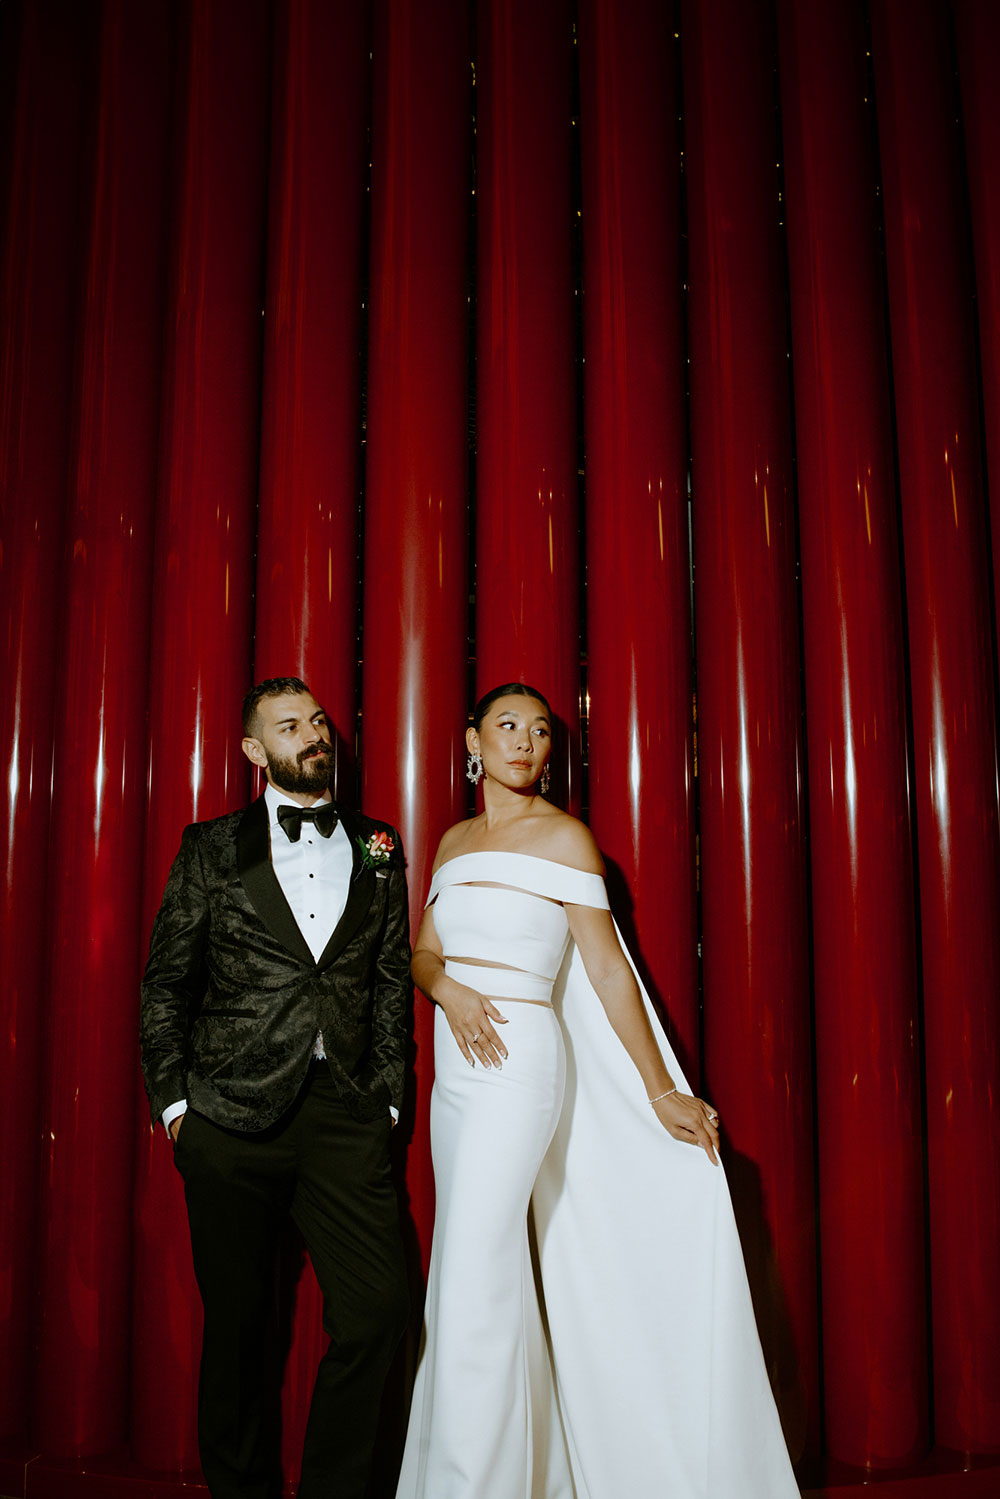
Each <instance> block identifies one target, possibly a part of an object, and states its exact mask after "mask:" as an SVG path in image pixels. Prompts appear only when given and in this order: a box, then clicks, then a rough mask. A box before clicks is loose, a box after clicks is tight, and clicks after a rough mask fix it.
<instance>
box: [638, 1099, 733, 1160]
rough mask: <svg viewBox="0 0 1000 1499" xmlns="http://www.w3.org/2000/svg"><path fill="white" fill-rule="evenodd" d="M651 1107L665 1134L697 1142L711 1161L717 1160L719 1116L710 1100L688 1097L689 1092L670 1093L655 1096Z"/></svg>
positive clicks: (689, 1141) (685, 1140)
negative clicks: (664, 1096) (663, 1096)
mask: <svg viewBox="0 0 1000 1499" xmlns="http://www.w3.org/2000/svg"><path fill="white" fill-rule="evenodd" d="M652 1107H653V1113H654V1114H655V1115H656V1117H657V1119H659V1121H660V1123H661V1124H662V1125H663V1128H664V1129H665V1130H666V1131H667V1133H668V1134H669V1135H673V1137H674V1139H675V1140H682V1141H683V1142H684V1143H685V1144H687V1145H700V1146H701V1148H702V1150H703V1151H704V1152H705V1154H706V1155H707V1156H708V1159H709V1160H710V1161H711V1162H712V1165H713V1166H717V1165H718V1164H719V1158H718V1156H717V1155H716V1154H715V1152H716V1151H717V1150H718V1148H719V1129H718V1124H719V1116H718V1114H717V1113H716V1112H715V1110H714V1109H713V1108H712V1106H711V1104H707V1103H706V1102H705V1101H704V1099H702V1098H692V1097H691V1095H690V1093H670V1094H668V1096H667V1097H666V1098H658V1099H657V1100H656V1102H655V1103H654V1104H653V1106H652Z"/></svg>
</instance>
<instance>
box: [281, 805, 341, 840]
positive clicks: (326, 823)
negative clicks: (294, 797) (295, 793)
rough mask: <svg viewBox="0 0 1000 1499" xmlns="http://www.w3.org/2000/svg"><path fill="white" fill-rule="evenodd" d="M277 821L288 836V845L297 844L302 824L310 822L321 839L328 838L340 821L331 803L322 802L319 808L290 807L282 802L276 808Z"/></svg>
mask: <svg viewBox="0 0 1000 1499" xmlns="http://www.w3.org/2000/svg"><path fill="white" fill-rule="evenodd" d="M278 821H279V822H280V823H281V826H282V827H283V828H284V830H285V832H286V833H287V834H288V841H289V843H298V841H299V838H300V837H301V836H302V824H303V823H304V822H312V823H315V825H316V831H317V833H318V834H319V835H320V837H321V838H329V836H330V834H331V833H332V832H333V830H334V828H335V827H336V826H337V823H338V822H339V821H340V818H339V815H338V813H337V809H336V807H335V806H334V805H333V802H324V803H323V805H322V806H321V807H290V806H289V805H288V803H287V802H282V804H281V806H280V807H279V808H278Z"/></svg>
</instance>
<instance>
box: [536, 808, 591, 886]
mask: <svg viewBox="0 0 1000 1499" xmlns="http://www.w3.org/2000/svg"><path fill="white" fill-rule="evenodd" d="M553 813H554V815H553V816H551V817H546V818H545V819H544V821H542V820H541V819H539V825H538V836H537V839H536V842H535V846H534V847H533V849H532V852H533V853H536V854H537V855H538V857H539V858H541V859H552V860H554V861H555V863H557V864H568V865H570V867H571V868H573V869H581V870H583V872H584V873H585V874H599V875H601V876H602V877H603V875H604V860H603V859H602V858H601V851H600V849H599V848H598V847H597V843H596V841H595V839H594V835H593V833H592V832H591V831H590V829H589V828H588V827H587V825H586V823H584V822H581V821H580V819H579V818H578V817H571V816H570V814H569V813H568V812H561V811H559V809H558V808H553Z"/></svg>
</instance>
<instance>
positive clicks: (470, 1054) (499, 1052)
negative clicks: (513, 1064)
mask: <svg viewBox="0 0 1000 1499" xmlns="http://www.w3.org/2000/svg"><path fill="white" fill-rule="evenodd" d="M437 1003H438V1004H439V1005H440V1006H441V1008H442V1010H443V1011H444V1013H445V1015H446V1016H447V1017H448V1024H449V1025H450V1026H451V1033H452V1035H453V1036H454V1037H455V1041H456V1043H457V1045H458V1049H459V1051H460V1052H461V1053H462V1055H463V1057H464V1058H465V1060H466V1061H467V1062H468V1064H469V1066H470V1067H475V1065H476V1062H477V1061H478V1062H481V1063H482V1064H483V1066H484V1067H496V1069H497V1070H498V1071H499V1070H500V1065H501V1058H503V1059H504V1060H506V1057H507V1048H506V1046H504V1044H503V1042H502V1041H501V1040H500V1037H499V1036H498V1035H497V1033H496V1031H495V1030H494V1029H493V1027H494V1025H506V1024H507V1022H506V1020H505V1019H504V1017H503V1016H502V1015H501V1014H500V1011H499V1010H498V1009H497V1008H496V1006H495V1005H494V1004H492V1003H491V1001H490V1000H488V999H487V998H486V996H485V994H479V993H477V992H476V990H475V989H468V988H466V986H465V984H459V983H456V982H455V980H454V979H450V980H449V981H448V988H447V991H446V992H445V993H444V994H440V995H438V996H437Z"/></svg>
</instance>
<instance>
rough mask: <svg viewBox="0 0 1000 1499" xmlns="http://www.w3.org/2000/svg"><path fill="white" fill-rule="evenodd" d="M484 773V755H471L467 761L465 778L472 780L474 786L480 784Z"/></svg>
mask: <svg viewBox="0 0 1000 1499" xmlns="http://www.w3.org/2000/svg"><path fill="white" fill-rule="evenodd" d="M482 774H483V757H482V755H479V754H476V755H470V756H469V758H468V760H467V761H466V763H465V778H466V780H468V781H471V782H472V784H473V786H478V785H479V782H480V780H481V779H482Z"/></svg>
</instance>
